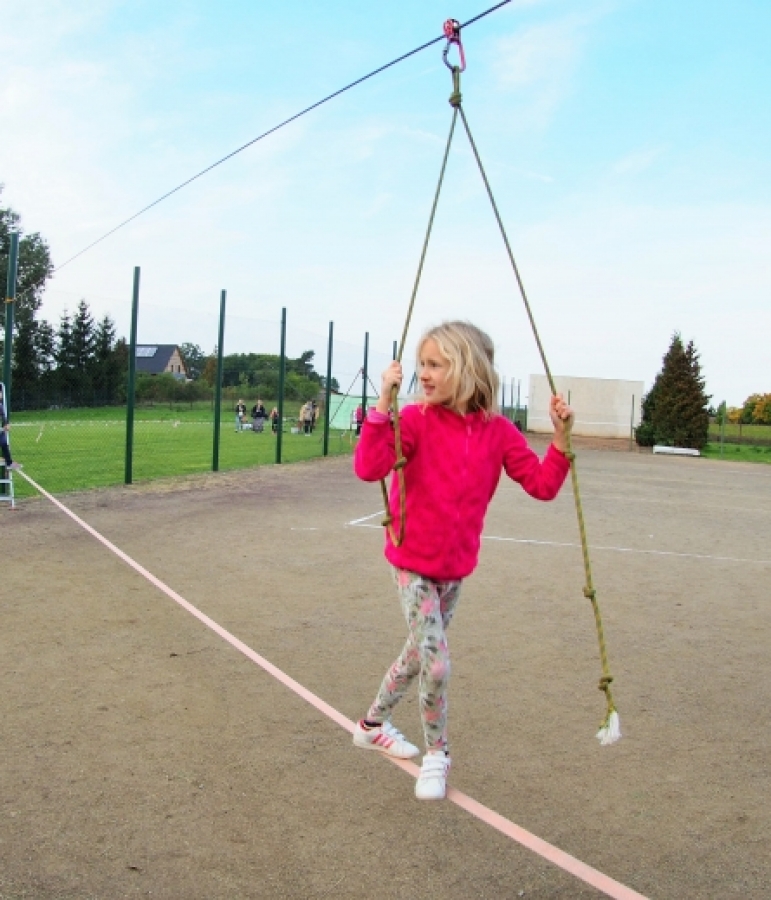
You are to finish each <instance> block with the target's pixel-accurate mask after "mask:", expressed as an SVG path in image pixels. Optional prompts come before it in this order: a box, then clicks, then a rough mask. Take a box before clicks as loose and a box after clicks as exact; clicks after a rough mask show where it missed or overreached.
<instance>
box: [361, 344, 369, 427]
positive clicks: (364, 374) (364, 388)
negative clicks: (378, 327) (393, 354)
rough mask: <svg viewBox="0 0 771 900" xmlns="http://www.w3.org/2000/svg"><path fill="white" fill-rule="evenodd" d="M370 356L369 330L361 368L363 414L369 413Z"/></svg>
mask: <svg viewBox="0 0 771 900" xmlns="http://www.w3.org/2000/svg"><path fill="white" fill-rule="evenodd" d="M368 356H369V332H368V331H367V332H365V333H364V367H363V368H362V370H361V415H362V422H363V421H364V416H366V415H367V358H368Z"/></svg>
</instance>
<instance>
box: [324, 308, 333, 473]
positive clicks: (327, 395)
mask: <svg viewBox="0 0 771 900" xmlns="http://www.w3.org/2000/svg"><path fill="white" fill-rule="evenodd" d="M334 328H335V323H334V322H330V323H329V345H328V347H327V383H326V385H325V392H324V456H328V455H329V404H330V403H331V402H332V335H333V333H334Z"/></svg>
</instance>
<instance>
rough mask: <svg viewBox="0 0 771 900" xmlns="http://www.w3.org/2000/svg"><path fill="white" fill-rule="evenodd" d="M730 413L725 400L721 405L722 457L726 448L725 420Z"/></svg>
mask: <svg viewBox="0 0 771 900" xmlns="http://www.w3.org/2000/svg"><path fill="white" fill-rule="evenodd" d="M727 411H728V405H727V404H726V402H725V400H724V401H723V402H722V403H721V404H720V455H721V456H722V455H723V450H724V448H725V420H726V413H727Z"/></svg>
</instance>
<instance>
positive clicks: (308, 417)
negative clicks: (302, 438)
mask: <svg viewBox="0 0 771 900" xmlns="http://www.w3.org/2000/svg"><path fill="white" fill-rule="evenodd" d="M300 421H301V422H302V427H303V434H311V432H312V431H313V405H312V404H311V401H310V400H308V402H307V403H305V404H303V408H302V409H301V410H300Z"/></svg>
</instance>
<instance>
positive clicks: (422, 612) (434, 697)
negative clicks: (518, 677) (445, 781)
mask: <svg viewBox="0 0 771 900" xmlns="http://www.w3.org/2000/svg"><path fill="white" fill-rule="evenodd" d="M393 578H394V581H395V582H396V588H397V590H398V592H399V599H400V601H401V604H402V611H403V612H404V616H405V618H406V619H407V625H408V626H409V630H410V633H409V637H408V638H407V643H406V644H405V645H404V648H403V649H402V652H401V653H400V654H399V656H398V658H397V659H396V661H395V662H394V664H393V665H392V666H391V668H390V669H389V670H388V671H387V672H386V674H385V678H383V683H382V684H381V685H380V690H379V691H378V694H377V697H376V698H375V702H374V703H373V704H372V706H370V708H369V711H368V713H367V716H366V718H367V719H368V720H369V721H372V722H383V721H385V720H386V719H388V718H389V717H390V715H391V712H392V711H393V708H394V707H395V706H396V704H397V703H398V702H399V700H401V698H402V697H403V696H404V694H405V692H406V691H407V688H408V687H409V686H410V684H411V683H412V681H413V679H414V678H415V676H416V675H418V676H419V679H418V702H419V704H420V715H421V718H422V720H423V734H424V737H425V741H426V749H427V750H447V683H448V681H449V678H450V652H449V649H448V647H447V638H446V636H445V631H446V630H447V627H448V626H449V624H450V621H451V620H452V616H453V613H454V612H455V607H456V606H457V603H458V598H459V597H460V586H461V582H460V581H432V580H431V579H430V578H424V577H423V576H422V575H418V574H416V573H415V572H408V571H406V570H404V569H394V570H393Z"/></svg>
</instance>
